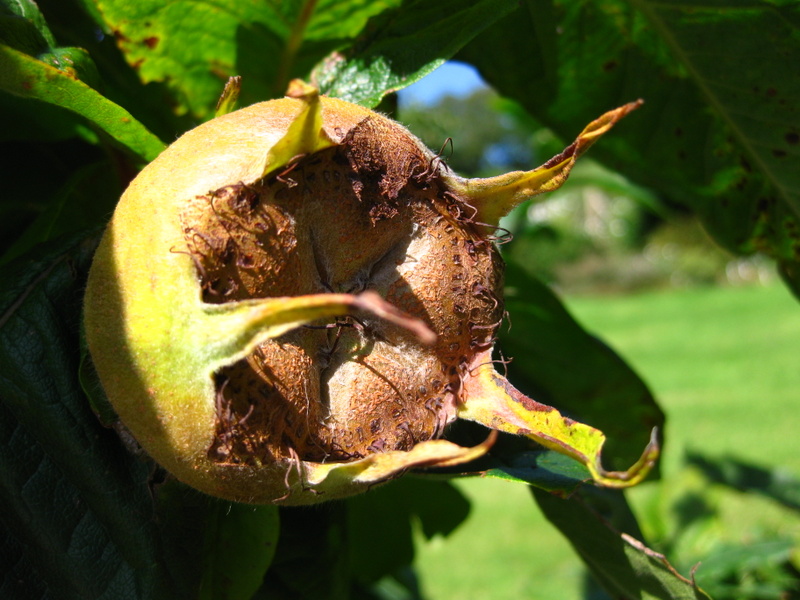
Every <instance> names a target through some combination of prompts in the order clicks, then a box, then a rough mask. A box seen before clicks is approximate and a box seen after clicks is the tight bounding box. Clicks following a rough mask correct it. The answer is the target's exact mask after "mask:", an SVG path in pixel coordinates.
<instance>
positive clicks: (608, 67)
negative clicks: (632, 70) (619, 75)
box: [603, 60, 617, 71]
mask: <svg viewBox="0 0 800 600" xmlns="http://www.w3.org/2000/svg"><path fill="white" fill-rule="evenodd" d="M616 68H617V61H615V60H609V61H607V62H606V63H604V64H603V71H613V70H614V69H616Z"/></svg>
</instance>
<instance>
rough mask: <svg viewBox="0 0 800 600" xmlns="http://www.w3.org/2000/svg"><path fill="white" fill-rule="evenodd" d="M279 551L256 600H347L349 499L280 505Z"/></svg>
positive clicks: (349, 573) (349, 571) (348, 583)
mask: <svg viewBox="0 0 800 600" xmlns="http://www.w3.org/2000/svg"><path fill="white" fill-rule="evenodd" d="M280 518H281V533H280V538H279V540H278V550H277V552H276V554H275V560H274V562H273V563H272V566H271V567H270V569H269V571H267V575H266V577H265V578H264V584H263V585H262V587H261V590H259V592H258V593H257V594H256V595H255V596H254V600H255V599H258V600H318V599H320V598H325V599H326V600H328V599H330V600H348V599H349V598H350V585H351V570H350V564H349V550H348V539H347V530H348V526H347V505H346V502H330V503H327V504H323V505H318V506H309V507H297V508H285V507H281V508H280Z"/></svg>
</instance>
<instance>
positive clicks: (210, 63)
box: [95, 0, 396, 118]
mask: <svg viewBox="0 0 800 600" xmlns="http://www.w3.org/2000/svg"><path fill="white" fill-rule="evenodd" d="M95 3H96V5H97V7H98V9H99V11H100V14H102V17H103V19H104V23H105V26H106V28H107V29H108V30H109V31H111V32H112V33H113V34H114V36H115V37H116V39H117V41H118V44H119V47H120V49H121V50H122V52H123V53H124V54H125V58H126V60H127V61H128V62H129V64H131V65H132V66H134V67H135V68H136V69H137V71H138V73H139V76H140V77H141V78H142V81H143V82H145V83H149V82H154V81H158V82H164V83H166V84H167V85H168V86H169V87H170V89H171V90H172V91H173V93H174V95H175V97H176V99H177V102H178V106H177V109H178V111H179V112H186V111H189V112H190V113H192V114H193V115H195V116H196V117H200V118H205V117H208V116H211V114H213V109H214V107H215V105H216V102H217V98H218V97H219V95H220V93H221V92H222V90H223V86H224V83H225V81H226V80H227V79H228V78H229V77H231V76H234V75H239V76H241V77H242V81H243V85H242V102H243V104H250V103H253V102H255V101H258V100H265V99H267V98H274V97H277V96H281V95H283V92H284V91H285V90H286V87H287V85H288V83H289V81H290V80H291V79H292V78H295V77H308V73H309V71H310V69H311V67H312V66H313V65H314V64H316V63H317V62H318V61H320V60H321V59H322V58H323V57H324V56H325V55H327V54H328V53H330V52H331V51H333V50H335V49H337V48H339V47H341V46H342V45H343V44H345V43H347V40H348V39H349V38H351V37H352V36H354V35H356V34H357V33H358V32H359V31H360V30H361V29H362V28H363V27H364V24H365V23H366V21H367V19H368V18H369V17H371V16H373V15H375V14H378V13H379V12H381V11H383V10H385V9H386V8H387V7H389V6H391V5H393V4H396V0H392V1H390V2H386V1H379V0H356V1H353V2H340V1H338V0H321V1H319V2H316V1H314V0H288V1H282V2H279V1H277V0H271V1H265V2H228V3H224V4H220V3H209V2H205V1H202V0H178V1H175V2H169V3H166V4H165V3H164V2H161V1H160V0H145V1H141V2H130V1H128V0H96V2H95Z"/></svg>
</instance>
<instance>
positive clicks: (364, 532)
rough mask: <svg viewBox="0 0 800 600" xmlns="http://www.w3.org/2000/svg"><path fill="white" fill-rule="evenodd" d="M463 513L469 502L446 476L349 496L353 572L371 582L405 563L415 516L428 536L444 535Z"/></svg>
mask: <svg viewBox="0 0 800 600" xmlns="http://www.w3.org/2000/svg"><path fill="white" fill-rule="evenodd" d="M468 514H469V501H468V500H467V499H466V498H465V497H464V496H463V495H462V494H461V492H459V491H458V490H457V489H456V488H455V487H453V486H452V485H451V484H450V483H448V482H445V481H430V480H425V479H418V478H409V477H405V478H402V479H399V480H397V481H394V482H391V483H389V484H387V485H385V486H382V487H380V488H378V489H376V490H374V491H371V492H369V493H367V494H362V495H360V496H355V497H353V498H351V499H350V500H348V501H347V522H348V535H349V542H350V543H349V553H350V565H351V568H352V569H353V577H354V578H355V580H356V581H358V582H360V583H361V584H362V585H364V586H370V585H372V584H374V583H376V582H377V581H379V580H380V579H382V578H383V577H385V576H387V575H391V574H393V573H395V572H397V571H398V570H399V569H400V568H401V567H405V566H408V565H410V564H411V563H412V561H413V559H414V540H413V535H412V531H413V529H412V524H413V523H414V521H416V520H418V521H419V523H420V525H421V527H422V532H423V534H424V535H425V537H426V538H428V539H431V538H433V537H434V536H437V535H441V536H447V535H449V534H450V533H451V532H452V531H454V530H455V529H456V527H458V526H459V525H460V524H461V523H462V522H463V521H464V519H466V518H467V515H468ZM378 524H380V525H378ZM388 540H391V543H387V542H388Z"/></svg>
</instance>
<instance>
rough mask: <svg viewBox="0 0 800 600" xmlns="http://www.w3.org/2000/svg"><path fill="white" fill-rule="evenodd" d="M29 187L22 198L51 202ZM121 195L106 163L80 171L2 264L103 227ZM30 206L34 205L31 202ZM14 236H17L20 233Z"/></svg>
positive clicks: (2, 258) (0, 259) (42, 210)
mask: <svg viewBox="0 0 800 600" xmlns="http://www.w3.org/2000/svg"><path fill="white" fill-rule="evenodd" d="M52 179H54V177H53V176H52V175H51V177H49V178H48V180H52ZM30 186H31V184H30V181H29V180H26V181H24V182H23V183H22V186H21V187H22V188H23V189H22V190H20V193H19V194H20V196H23V194H27V195H33V197H34V198H35V199H36V200H38V201H47V200H48V199H47V198H46V197H45V198H42V196H41V195H38V194H36V193H35V192H33V194H31V190H30ZM25 188H27V189H25ZM121 192H122V190H121V189H120V184H119V181H118V180H117V178H116V173H115V172H114V170H113V168H112V166H111V165H109V163H108V162H107V161H103V162H99V163H94V164H90V165H87V166H85V167H82V168H79V169H77V170H76V171H75V172H74V173H73V174H72V175H71V176H70V177H69V179H68V180H67V181H66V182H65V183H64V185H62V186H61V188H60V189H59V190H58V191H57V192H55V193H54V194H53V195H52V197H51V198H49V202H47V203H46V204H45V205H44V206H42V207H41V208H40V209H39V215H38V217H37V218H36V220H34V221H33V222H32V223H31V225H30V226H29V227H27V228H26V229H25V231H24V232H22V234H21V235H20V236H19V237H18V238H17V239H16V241H15V242H14V244H13V245H12V246H11V247H10V248H8V250H7V251H6V252H5V253H4V254H2V255H0V264H3V263H5V262H7V261H9V260H11V259H13V258H16V257H17V256H20V255H22V254H24V253H25V252H28V251H29V250H31V249H32V248H33V247H34V246H35V245H36V244H40V243H43V242H46V241H48V240H50V239H53V238H56V237H59V236H61V235H65V234H68V233H74V232H76V231H80V230H88V229H91V228H93V227H96V226H98V225H100V224H102V222H104V221H105V220H106V218H107V216H108V215H109V214H110V213H111V212H112V211H113V209H114V205H115V204H116V200H117V198H118V197H119V195H120V193H121ZM21 199H22V198H20V199H19V200H21ZM19 200H18V201H19ZM25 200H28V198H25ZM30 204H32V202H30V201H29V205H30ZM14 233H15V234H18V233H19V231H15V232H14Z"/></svg>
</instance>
